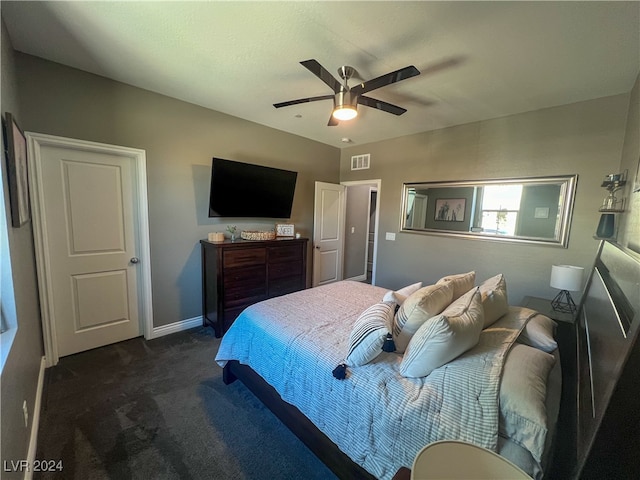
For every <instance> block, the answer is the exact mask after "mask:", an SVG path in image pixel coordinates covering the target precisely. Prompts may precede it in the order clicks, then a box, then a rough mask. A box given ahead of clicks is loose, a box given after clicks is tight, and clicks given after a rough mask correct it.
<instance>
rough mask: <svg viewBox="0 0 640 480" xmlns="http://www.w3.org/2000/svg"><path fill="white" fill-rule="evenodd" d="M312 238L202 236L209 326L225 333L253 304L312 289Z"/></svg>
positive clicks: (204, 305)
mask: <svg viewBox="0 0 640 480" xmlns="http://www.w3.org/2000/svg"><path fill="white" fill-rule="evenodd" d="M307 242H308V239H306V238H296V239H290V238H286V239H276V240H263V241H249V240H235V241H234V242H231V241H230V240H225V241H224V242H209V241H207V240H200V244H201V247H202V317H203V323H204V325H205V326H206V325H211V326H212V327H213V328H214V330H215V335H216V337H221V336H222V335H223V334H224V332H226V331H227V329H228V328H229V327H230V326H231V324H232V323H233V321H234V320H235V319H236V317H237V316H238V315H239V314H240V312H242V310H244V309H245V308H246V307H248V306H249V305H251V304H253V303H256V302H259V301H261V300H266V299H267V298H272V297H277V296H279V295H284V294H286V293H291V292H295V291H298V290H303V289H304V288H306V283H307Z"/></svg>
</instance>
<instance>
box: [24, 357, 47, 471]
mask: <svg viewBox="0 0 640 480" xmlns="http://www.w3.org/2000/svg"><path fill="white" fill-rule="evenodd" d="M46 365H47V359H46V358H45V357H42V359H41V360H40V372H39V373H38V387H37V389H36V400H35V402H34V404H33V418H32V419H31V437H30V438H29V450H28V452H27V461H28V462H29V463H28V464H27V465H33V461H34V460H35V459H36V450H37V448H38V428H39V427H40V408H41V406H42V390H43V388H44V370H45V367H46ZM32 477H33V469H31V468H27V470H26V472H24V480H31V478H32Z"/></svg>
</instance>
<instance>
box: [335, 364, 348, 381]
mask: <svg viewBox="0 0 640 480" xmlns="http://www.w3.org/2000/svg"><path fill="white" fill-rule="evenodd" d="M332 373H333V376H334V377H335V378H337V379H338V380H344V379H345V378H347V364H346V363H341V364H340V365H338V366H337V367H336V368H334V369H333V372H332Z"/></svg>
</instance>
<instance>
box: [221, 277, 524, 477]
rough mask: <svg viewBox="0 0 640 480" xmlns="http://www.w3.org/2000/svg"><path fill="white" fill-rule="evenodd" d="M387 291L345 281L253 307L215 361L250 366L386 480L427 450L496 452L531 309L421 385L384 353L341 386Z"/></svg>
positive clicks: (488, 332)
mask: <svg viewBox="0 0 640 480" xmlns="http://www.w3.org/2000/svg"><path fill="white" fill-rule="evenodd" d="M386 291H387V290H386V289H383V288H379V287H374V286H371V285H367V284H362V283H359V282H351V281H343V282H337V283H333V284H329V285H325V286H322V287H317V288H313V289H309V290H303V291H300V292H296V293H293V294H290V295H285V296H283V297H278V298H273V299H270V300H266V301H264V302H261V303H258V304H255V305H252V306H250V307H248V308H247V309H246V310H245V311H244V312H243V313H242V314H241V315H240V316H239V317H238V318H237V319H236V321H235V322H234V323H233V325H232V326H231V328H230V329H229V330H228V331H227V333H226V334H225V335H224V338H223V339H222V343H221V345H220V348H219V351H218V354H217V356H216V361H217V362H218V364H219V365H220V366H224V365H225V364H226V362H227V361H228V360H238V361H239V362H240V363H243V364H247V365H249V366H250V367H251V368H252V369H253V370H254V371H256V372H257V373H258V374H259V375H260V376H262V377H263V378H264V379H265V380H266V381H267V382H268V383H269V384H270V385H272V386H273V387H274V388H275V389H276V390H277V391H278V393H279V394H280V395H281V397H282V398H283V399H284V400H285V401H287V402H289V403H291V404H293V405H295V406H296V407H297V408H298V409H299V410H300V411H301V412H302V413H303V414H304V415H305V416H307V417H308V418H309V419H310V420H311V421H312V422H313V423H314V424H315V425H316V426H317V427H318V428H319V429H320V430H321V431H322V432H324V433H325V434H326V435H327V436H328V437H329V438H330V439H331V440H332V441H333V442H334V443H336V445H337V446H338V447H339V448H340V449H341V450H342V451H343V452H345V453H346V454H347V455H348V456H349V457H350V458H351V459H353V460H354V461H355V462H356V463H358V464H360V465H362V466H363V467H364V468H365V469H366V470H367V471H369V472H370V473H371V474H373V475H374V476H375V477H377V478H380V479H389V478H391V477H392V476H393V475H394V474H395V472H396V471H397V470H398V468H399V467H401V466H407V467H411V464H412V462H413V459H414V457H415V455H416V453H417V452H418V451H419V450H420V448H422V447H423V446H424V445H426V444H428V443H430V442H432V441H436V440H443V439H459V440H465V441H469V442H472V443H475V444H477V445H481V446H483V447H486V448H489V449H492V450H494V451H495V450H496V448H497V439H498V418H499V415H498V389H499V382H500V375H501V372H502V364H503V360H504V357H505V356H506V353H507V351H508V349H509V347H510V346H511V344H512V343H513V341H514V340H515V339H516V337H517V335H518V333H519V332H520V330H521V329H522V327H523V326H524V324H525V323H526V321H527V320H528V319H529V317H530V316H531V314H530V312H531V311H530V310H521V309H518V308H511V309H510V314H508V315H505V317H503V318H502V319H500V320H499V321H498V322H496V323H495V324H494V325H492V326H491V327H490V328H488V329H485V330H484V331H483V332H482V334H481V338H480V342H479V344H478V345H477V346H476V347H475V348H473V349H472V350H470V351H469V352H467V353H465V354H464V355H462V356H460V357H458V358H457V359H456V360H454V361H452V362H450V363H449V364H447V365H444V366H443V367H441V368H438V369H436V370H434V371H433V372H432V373H431V374H430V375H429V376H427V377H425V378H420V379H411V378H404V377H402V376H400V374H399V373H398V367H399V363H400V361H401V356H399V355H397V354H395V353H384V352H383V353H382V354H381V355H380V356H379V357H378V358H377V359H376V360H375V361H374V362H372V363H370V364H367V365H364V366H362V367H357V368H350V369H349V374H348V377H347V379H345V380H337V379H335V378H334V377H333V376H332V373H331V372H332V370H333V368H334V367H335V366H336V365H337V364H338V363H340V362H342V361H343V360H344V355H345V354H346V351H347V345H348V338H349V333H350V331H351V327H352V325H353V323H354V322H355V320H356V319H357V318H358V316H359V315H360V313H362V312H363V311H364V310H365V309H366V308H367V307H369V306H370V305H372V304H374V303H376V302H379V301H381V300H382V297H383V295H384V293H385V292H386Z"/></svg>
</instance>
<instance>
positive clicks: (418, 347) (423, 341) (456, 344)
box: [400, 288, 484, 378]
mask: <svg viewBox="0 0 640 480" xmlns="http://www.w3.org/2000/svg"><path fill="white" fill-rule="evenodd" d="M483 323H484V311H483V310H482V300H481V297H480V292H479V291H478V289H477V288H476V289H475V290H471V291H470V292H468V293H467V294H465V295H463V296H462V297H460V299H459V300H457V301H456V302H454V304H452V305H450V306H449V307H448V308H447V309H446V310H445V311H444V312H442V314H440V315H437V316H435V317H432V318H430V319H428V320H427V321H426V322H424V323H423V324H422V326H420V328H419V329H418V331H417V332H416V333H415V335H414V336H413V338H411V341H410V342H409V346H408V347H407V351H406V352H405V354H404V357H403V358H402V362H401V363H400V374H401V375H402V376H403V377H411V378H419V377H425V376H427V375H429V374H430V373H431V372H432V371H433V370H435V369H436V368H439V367H441V366H442V365H444V364H446V363H449V362H450V361H451V360H453V359H454V358H456V357H458V356H460V355H462V354H463V353H464V352H466V351H467V350H469V349H471V348H473V347H474V346H476V345H477V343H478V340H479V339H480V332H481V331H482V325H483Z"/></svg>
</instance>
